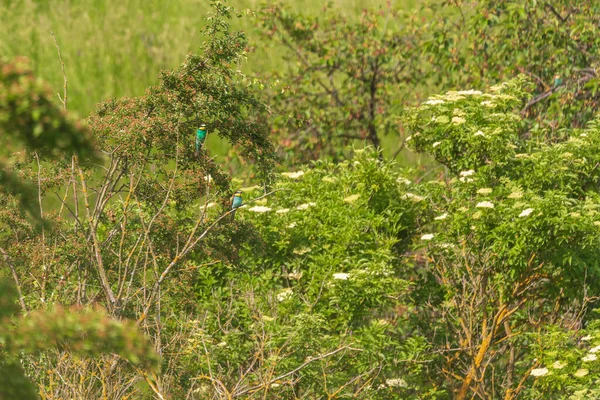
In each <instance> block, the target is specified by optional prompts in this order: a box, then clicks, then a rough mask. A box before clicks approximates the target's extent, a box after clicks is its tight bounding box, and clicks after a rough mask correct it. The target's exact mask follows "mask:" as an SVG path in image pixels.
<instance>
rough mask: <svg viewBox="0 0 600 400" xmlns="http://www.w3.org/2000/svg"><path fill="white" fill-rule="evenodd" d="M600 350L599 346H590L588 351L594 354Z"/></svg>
mask: <svg viewBox="0 0 600 400" xmlns="http://www.w3.org/2000/svg"><path fill="white" fill-rule="evenodd" d="M599 351H600V346H596V347H592V348H591V349H590V353H592V354H595V353H597V352H599Z"/></svg>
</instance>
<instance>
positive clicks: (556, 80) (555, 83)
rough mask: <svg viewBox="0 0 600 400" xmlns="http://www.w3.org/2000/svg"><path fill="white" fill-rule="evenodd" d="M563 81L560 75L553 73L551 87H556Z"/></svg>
mask: <svg viewBox="0 0 600 400" xmlns="http://www.w3.org/2000/svg"><path fill="white" fill-rule="evenodd" d="M562 83H563V81H562V79H561V77H560V75H559V74H556V75H554V86H553V87H552V89H556V88H557V87H559V86H560V85H562Z"/></svg>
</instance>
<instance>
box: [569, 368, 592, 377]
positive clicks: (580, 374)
mask: <svg viewBox="0 0 600 400" xmlns="http://www.w3.org/2000/svg"><path fill="white" fill-rule="evenodd" d="M589 373H590V371H589V370H587V369H585V368H580V369H578V370H577V372H575V373H574V374H573V376H575V377H577V378H583V377H584V376H586V375H587V374H589Z"/></svg>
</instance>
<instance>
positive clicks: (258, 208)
mask: <svg viewBox="0 0 600 400" xmlns="http://www.w3.org/2000/svg"><path fill="white" fill-rule="evenodd" d="M248 211H252V212H255V213H265V212H267V211H271V208H269V207H264V206H254V207H251V208H249V209H248Z"/></svg>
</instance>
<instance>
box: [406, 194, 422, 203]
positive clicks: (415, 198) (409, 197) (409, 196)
mask: <svg viewBox="0 0 600 400" xmlns="http://www.w3.org/2000/svg"><path fill="white" fill-rule="evenodd" d="M400 198H401V199H403V200H412V201H414V202H415V203H418V202H419V201H422V200H423V197H421V196H419V195H416V194H414V193H405V194H404V195H402V197H400Z"/></svg>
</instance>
